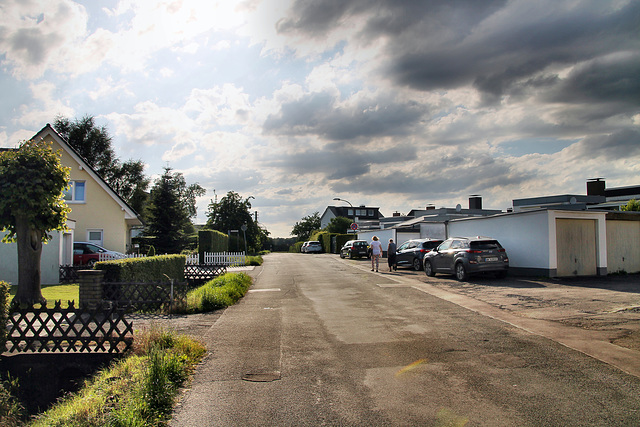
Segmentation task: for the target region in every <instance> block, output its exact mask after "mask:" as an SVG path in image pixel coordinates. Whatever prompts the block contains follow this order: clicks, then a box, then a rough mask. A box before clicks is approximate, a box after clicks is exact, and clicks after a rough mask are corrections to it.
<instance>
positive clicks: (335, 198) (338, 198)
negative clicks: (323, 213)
mask: <svg viewBox="0 0 640 427" xmlns="http://www.w3.org/2000/svg"><path fill="white" fill-rule="evenodd" d="M333 200H338V201H341V202H347V203H349V206H351V207H353V205H352V204H351V202H350V201H348V200H345V199H341V198H340V197H334V198H333Z"/></svg>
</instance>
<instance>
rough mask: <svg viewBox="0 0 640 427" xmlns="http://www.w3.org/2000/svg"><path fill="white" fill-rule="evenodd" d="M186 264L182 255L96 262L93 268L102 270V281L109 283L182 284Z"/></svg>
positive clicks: (185, 258) (185, 259)
mask: <svg viewBox="0 0 640 427" xmlns="http://www.w3.org/2000/svg"><path fill="white" fill-rule="evenodd" d="M186 262H187V257H186V256H184V255H159V256H154V257H146V258H127V259H117V260H113V261H102V262H97V263H96V265H95V268H96V270H104V272H105V274H104V279H105V280H106V281H110V282H166V281H168V280H169V279H173V280H177V281H179V282H182V281H184V265H185V263H186Z"/></svg>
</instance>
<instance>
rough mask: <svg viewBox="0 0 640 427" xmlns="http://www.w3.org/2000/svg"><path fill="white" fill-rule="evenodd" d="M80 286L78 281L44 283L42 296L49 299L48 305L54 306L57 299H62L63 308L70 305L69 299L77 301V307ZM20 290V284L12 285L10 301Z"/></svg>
mask: <svg viewBox="0 0 640 427" xmlns="http://www.w3.org/2000/svg"><path fill="white" fill-rule="evenodd" d="M79 289H80V286H79V285H78V284H77V283H74V284H61V285H43V286H42V296H43V297H45V298H46V299H47V307H53V304H54V302H55V301H58V300H59V301H62V308H66V307H67V306H68V301H75V303H76V307H78V303H79V300H80V291H79ZM17 291H18V285H12V286H11V287H10V290H9V295H10V298H9V301H11V300H12V299H13V297H14V296H16V292H17Z"/></svg>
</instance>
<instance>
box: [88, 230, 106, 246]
mask: <svg viewBox="0 0 640 427" xmlns="http://www.w3.org/2000/svg"><path fill="white" fill-rule="evenodd" d="M91 233H100V240H95V239H91ZM87 242H89V243H93V244H96V245H98V246H104V229H102V228H87Z"/></svg>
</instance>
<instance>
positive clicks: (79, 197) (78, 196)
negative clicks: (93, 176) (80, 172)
mask: <svg viewBox="0 0 640 427" xmlns="http://www.w3.org/2000/svg"><path fill="white" fill-rule="evenodd" d="M84 184H85V182H84V181H71V182H70V183H69V188H68V189H67V190H65V192H64V200H65V201H66V202H71V203H74V202H75V203H80V202H84V201H85V198H84Z"/></svg>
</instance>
